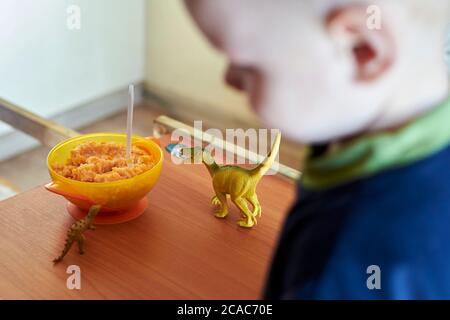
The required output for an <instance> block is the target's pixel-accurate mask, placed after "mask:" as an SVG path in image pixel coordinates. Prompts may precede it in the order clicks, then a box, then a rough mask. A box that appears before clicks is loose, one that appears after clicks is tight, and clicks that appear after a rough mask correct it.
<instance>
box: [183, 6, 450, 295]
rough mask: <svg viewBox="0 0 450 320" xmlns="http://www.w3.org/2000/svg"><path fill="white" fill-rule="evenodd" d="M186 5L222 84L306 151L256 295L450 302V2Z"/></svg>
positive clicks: (269, 124) (267, 122)
mask: <svg viewBox="0 0 450 320" xmlns="http://www.w3.org/2000/svg"><path fill="white" fill-rule="evenodd" d="M186 3H187V7H188V9H189V11H190V12H191V14H192V15H193V17H194V19H195V20H196V22H197V23H198V25H199V27H200V28H201V30H202V31H203V32H204V33H205V35H206V36H207V37H208V39H209V40H210V41H211V43H212V44H213V45H214V46H216V47H217V48H219V49H220V50H222V51H223V52H224V53H225V54H226V55H227V57H228V59H229V62H230V67H229V70H228V72H227V75H226V80H227V82H228V83H229V84H231V85H232V86H234V87H236V88H238V89H241V90H245V91H246V92H247V93H248V94H249V97H250V100H251V104H252V106H253V107H254V109H255V111H256V112H257V114H258V115H259V116H260V117H261V119H262V120H263V121H265V122H266V124H267V125H268V126H271V127H277V128H280V129H281V130H282V132H283V133H284V135H285V136H288V137H290V138H292V139H294V140H296V141H298V142H300V143H304V144H307V145H309V150H310V152H309V156H308V158H307V159H306V160H305V165H304V168H303V175H302V178H301V181H300V182H299V191H298V200H297V202H296V204H295V205H294V206H293V208H292V211H291V212H290V214H289V215H288V217H287V219H286V221H285V225H284V228H283V231H282V234H281V237H280V241H279V245H278V249H277V251H276V253H275V256H274V259H273V263H272V267H271V271H270V274H269V277H268V282H267V286H266V290H265V293H264V297H265V298H275V299H279V298H284V299H292V298H307V299H334V298H338V299H365V298H369V299H373V298H384V299H415V298H417V299H420V298H444V299H445V298H450V147H449V145H450V99H449V98H448V85H449V84H448V74H447V70H448V69H447V66H446V64H445V61H444V50H443V47H444V38H445V31H446V26H447V24H448V23H449V22H450V2H449V1H448V0H429V1H423V0H371V1H363V0H304V1H299V0H283V1H273V0H214V1H211V0H186ZM378 20H379V22H380V23H379V25H378V26H377V21H378ZM243 276H244V275H243Z"/></svg>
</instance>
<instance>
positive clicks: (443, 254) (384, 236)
mask: <svg viewBox="0 0 450 320" xmlns="http://www.w3.org/2000/svg"><path fill="white" fill-rule="evenodd" d="M370 266H377V267H379V271H380V272H379V274H378V272H376V273H377V275H376V276H379V279H380V287H381V288H380V289H376V288H375V289H369V287H371V286H368V285H367V284H368V283H367V282H368V279H369V277H371V276H373V275H374V272H369V273H368V268H369V267H370ZM369 282H370V280H369ZM264 298H266V299H450V148H449V147H447V148H445V149H444V150H442V151H440V152H438V153H436V154H434V155H431V156H429V157H427V158H425V159H422V160H420V161H418V162H415V163H413V164H410V165H408V166H405V167H402V168H398V169H391V170H387V171H384V172H381V173H378V174H376V175H374V176H372V177H369V178H364V179H360V180H357V181H355V182H351V183H347V184H345V185H341V186H338V187H334V188H331V189H327V190H320V191H313V190H307V189H305V188H304V187H301V186H300V187H299V189H298V200H297V203H296V204H295V205H294V207H293V208H292V210H291V212H290V214H289V215H288V217H287V218H286V221H285V225H284V228H283V230H282V233H281V237H280V239H279V244H278V249H277V251H276V253H275V256H274V258H273V263H272V267H271V269H270V272H269V277H268V280H267V284H266V289H265V293H264Z"/></svg>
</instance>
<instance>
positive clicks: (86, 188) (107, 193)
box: [46, 133, 164, 212]
mask: <svg viewBox="0 0 450 320" xmlns="http://www.w3.org/2000/svg"><path fill="white" fill-rule="evenodd" d="M86 141H95V142H115V143H121V144H126V135H125V134H118V133H94V134H85V135H81V136H78V137H75V138H71V139H68V140H66V141H63V142H61V143H59V144H58V145H56V146H55V147H54V148H53V149H52V150H51V151H50V153H49V154H48V157H47V167H48V171H49V173H50V176H51V178H52V180H53V182H52V183H50V184H48V185H47V186H46V188H47V189H48V190H50V191H52V192H55V193H57V194H60V195H62V196H64V197H65V198H66V199H67V200H69V202H71V203H73V204H74V205H75V206H77V207H78V208H79V209H81V210H87V209H88V208H89V207H90V206H91V205H93V204H100V205H101V206H102V212H108V211H112V212H114V211H124V210H128V209H130V208H132V207H133V206H135V205H136V204H137V203H138V202H139V201H140V200H141V199H143V198H144V197H145V196H146V195H147V193H149V192H150V190H151V189H152V188H153V186H154V185H155V183H156V181H158V178H159V175H160V173H161V169H162V164H163V160H164V156H163V152H162V150H161V148H160V146H158V144H157V143H155V142H154V141H152V138H144V137H139V136H133V145H136V146H138V147H140V148H142V149H144V150H146V151H147V152H148V153H150V154H151V155H153V157H155V165H154V166H153V167H152V168H151V169H150V170H147V171H146V172H144V173H142V174H140V175H137V176H135V177H133V178H129V179H124V180H118V181H113V182H82V181H77V180H72V179H69V178H65V177H63V176H61V175H60V174H58V173H56V172H55V170H53V165H54V164H55V163H63V164H64V163H66V161H67V159H68V158H69V156H70V152H71V150H72V149H73V148H75V147H76V146H77V145H79V144H81V143H83V142H86Z"/></svg>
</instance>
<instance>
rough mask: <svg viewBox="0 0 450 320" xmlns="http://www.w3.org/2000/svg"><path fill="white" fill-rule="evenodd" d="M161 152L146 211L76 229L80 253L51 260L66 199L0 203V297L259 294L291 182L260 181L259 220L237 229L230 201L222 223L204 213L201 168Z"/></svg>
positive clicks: (209, 210) (39, 196) (207, 191)
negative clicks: (73, 280)
mask: <svg viewBox="0 0 450 320" xmlns="http://www.w3.org/2000/svg"><path fill="white" fill-rule="evenodd" d="M165 155H166V157H165V158H166V159H165V163H164V167H163V171H162V173H161V177H160V180H159V181H158V183H157V184H156V186H155V188H154V189H153V190H152V191H151V192H150V194H149V196H148V197H149V202H150V205H149V208H148V209H147V210H146V212H144V214H143V215H142V216H140V217H139V218H138V219H136V220H133V221H130V222H127V223H123V224H119V225H100V226H97V229H96V230H95V231H88V232H86V237H87V243H86V253H85V254H84V255H82V256H81V255H79V254H78V250H77V247H76V246H75V245H74V246H73V247H72V250H71V251H70V252H69V254H68V255H67V256H66V257H65V259H64V260H63V261H62V262H60V263H59V264H56V265H54V264H53V263H52V260H53V259H54V258H55V257H56V256H58V255H59V253H60V252H61V250H62V247H63V245H64V240H65V236H66V231H67V228H68V227H69V226H70V225H71V224H72V223H73V219H72V217H71V216H70V215H69V214H68V213H67V212H66V209H65V204H66V200H65V199H64V198H62V197H60V196H58V195H55V194H52V193H50V192H48V191H46V190H45V189H44V187H43V186H42V187H37V188H35V189H33V190H30V191H28V192H24V193H21V194H19V195H17V196H15V197H13V198H10V199H8V200H5V201H2V202H0V299H257V298H259V297H260V294H261V290H262V288H263V285H264V281H265V277H266V272H267V268H268V266H269V263H270V260H271V257H272V253H273V249H274V246H275V244H276V241H277V238H278V232H279V230H280V227H281V223H282V221H283V219H284V217H285V214H286V212H287V210H288V209H289V206H290V204H291V202H292V201H293V199H294V194H295V186H294V183H293V182H291V181H288V180H286V179H284V178H282V177H280V176H266V177H264V178H263V179H262V181H261V182H260V184H259V186H258V189H257V191H258V197H259V199H260V202H261V205H262V208H263V213H262V217H261V219H259V221H258V225H257V226H256V227H254V228H253V229H243V228H240V227H238V226H237V225H236V220H237V219H238V211H237V209H236V208H235V207H234V205H230V214H229V215H228V217H227V218H226V219H224V220H223V219H218V218H215V217H214V215H213V212H214V208H213V207H212V205H211V204H210V199H211V197H212V195H213V189H212V186H211V181H210V177H209V174H208V172H207V170H206V168H205V167H204V166H203V165H175V164H173V163H172V162H171V161H170V155H168V154H167V153H165ZM43 161H44V159H43ZM69 265H77V266H79V267H80V270H81V289H80V290H76V289H75V290H69V289H68V288H67V287H66V281H67V278H68V277H69V276H70V274H67V273H66V269H67V267H68V266H69Z"/></svg>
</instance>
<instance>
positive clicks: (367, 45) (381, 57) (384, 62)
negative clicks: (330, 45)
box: [326, 6, 395, 82]
mask: <svg viewBox="0 0 450 320" xmlns="http://www.w3.org/2000/svg"><path fill="white" fill-rule="evenodd" d="M379 18H380V19H382V16H380V17H379ZM369 19H371V16H370V14H369V13H367V9H366V7H363V6H347V7H341V8H338V9H335V10H333V11H332V12H330V13H329V14H328V16H327V19H326V27H327V30H328V32H329V35H330V37H331V38H332V40H333V41H334V43H335V44H336V46H337V49H338V50H339V51H340V52H342V51H343V52H344V53H346V54H348V56H350V57H352V59H353V63H354V65H355V73H356V74H355V78H356V80H357V81H361V82H370V81H373V80H376V79H378V78H379V77H381V76H382V75H383V74H384V73H385V72H386V71H387V70H389V68H390V67H391V66H392V64H393V62H394V61H395V48H394V41H393V39H392V37H391V34H390V32H389V30H388V27H387V26H386V25H385V24H384V23H383V21H382V20H381V24H380V28H379V29H373V28H370V26H369V25H368V20H369Z"/></svg>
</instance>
